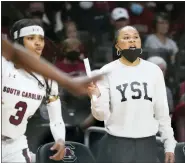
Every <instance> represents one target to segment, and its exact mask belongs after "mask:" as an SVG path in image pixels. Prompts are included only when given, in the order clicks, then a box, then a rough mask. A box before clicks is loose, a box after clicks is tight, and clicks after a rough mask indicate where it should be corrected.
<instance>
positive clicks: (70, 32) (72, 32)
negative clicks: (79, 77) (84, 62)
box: [62, 21, 87, 59]
mask: <svg viewBox="0 0 185 163" xmlns="http://www.w3.org/2000/svg"><path fill="white" fill-rule="evenodd" d="M79 37H80V36H79V33H78V29H77V26H76V24H75V22H73V21H68V22H66V23H65V24H64V30H63V38H62V40H66V39H68V38H70V39H71V38H72V39H78V40H79ZM79 49H80V53H81V55H80V58H81V59H83V58H84V57H85V54H86V53H87V49H86V47H85V45H84V44H83V43H82V42H81V43H80V46H79Z"/></svg>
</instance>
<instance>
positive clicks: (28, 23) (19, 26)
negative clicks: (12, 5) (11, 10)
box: [10, 19, 42, 45]
mask: <svg viewBox="0 0 185 163" xmlns="http://www.w3.org/2000/svg"><path fill="white" fill-rule="evenodd" d="M32 25H38V26H40V27H42V25H41V24H40V23H39V22H37V21H36V20H33V19H21V20H19V21H17V22H15V23H14V24H13V26H12V28H11V29H10V38H11V40H12V41H13V42H17V43H19V44H21V45H23V37H20V38H17V39H14V32H15V31H18V36H19V34H20V30H21V29H22V28H24V27H28V26H32Z"/></svg>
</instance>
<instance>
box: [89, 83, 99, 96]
mask: <svg viewBox="0 0 185 163" xmlns="http://www.w3.org/2000/svg"><path fill="white" fill-rule="evenodd" d="M87 92H88V95H89V97H90V98H92V95H95V96H96V97H99V96H100V95H101V93H100V90H99V88H98V87H97V85H96V84H93V83H91V84H90V85H89V86H88V88H87Z"/></svg>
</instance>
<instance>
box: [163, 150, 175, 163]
mask: <svg viewBox="0 0 185 163" xmlns="http://www.w3.org/2000/svg"><path fill="white" fill-rule="evenodd" d="M165 163H175V155H174V153H172V152H166V153H165Z"/></svg>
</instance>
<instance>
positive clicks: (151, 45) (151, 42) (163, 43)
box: [144, 13, 178, 63]
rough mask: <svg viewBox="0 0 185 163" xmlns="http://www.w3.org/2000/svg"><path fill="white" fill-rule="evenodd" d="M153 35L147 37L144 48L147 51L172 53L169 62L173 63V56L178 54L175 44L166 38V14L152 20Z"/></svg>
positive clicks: (159, 14) (167, 24) (167, 23)
mask: <svg viewBox="0 0 185 163" xmlns="http://www.w3.org/2000/svg"><path fill="white" fill-rule="evenodd" d="M153 24H154V30H155V31H154V32H155V33H154V34H151V35H149V36H148V38H147V39H146V41H145V45H144V47H145V48H146V49H148V50H154V49H156V50H158V49H159V50H160V49H164V50H167V51H169V52H171V53H172V56H171V62H172V63H174V62H175V55H176V53H177V52H178V47H177V45H176V43H175V42H174V41H173V40H172V39H170V38H168V37H167V34H168V30H169V17H168V15H167V14H166V13H158V14H157V15H156V17H155V19H154V22H153Z"/></svg>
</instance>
